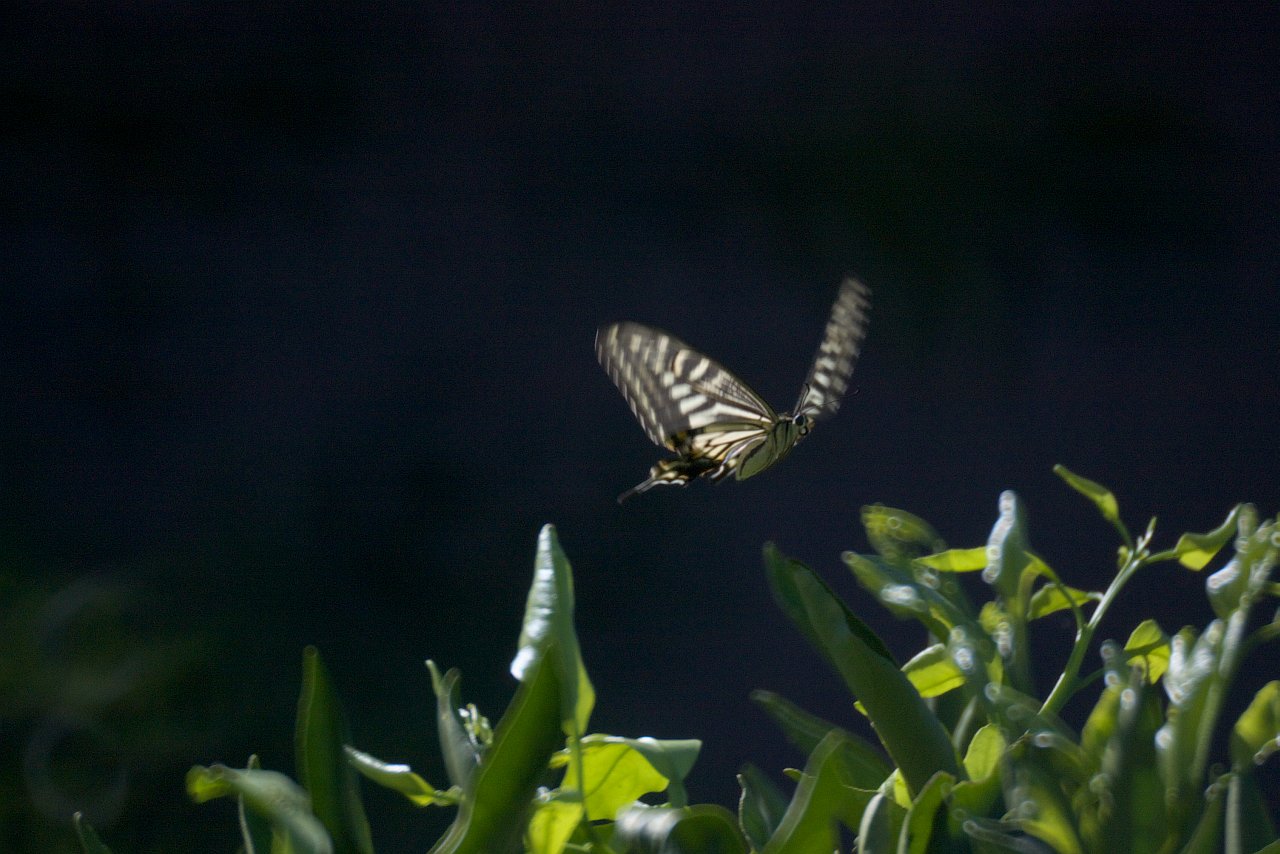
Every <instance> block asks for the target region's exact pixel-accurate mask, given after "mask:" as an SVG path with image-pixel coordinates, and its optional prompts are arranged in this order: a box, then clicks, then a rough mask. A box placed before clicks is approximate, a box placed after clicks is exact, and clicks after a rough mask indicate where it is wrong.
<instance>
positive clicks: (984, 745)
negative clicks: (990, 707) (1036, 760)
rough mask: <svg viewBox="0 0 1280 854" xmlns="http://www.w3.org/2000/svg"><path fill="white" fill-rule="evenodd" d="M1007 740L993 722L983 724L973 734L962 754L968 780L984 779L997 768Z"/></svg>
mask: <svg viewBox="0 0 1280 854" xmlns="http://www.w3.org/2000/svg"><path fill="white" fill-rule="evenodd" d="M1007 746H1008V742H1006V741H1005V739H1004V736H1003V735H1001V733H1000V730H999V729H998V728H997V727H996V726H994V725H993V724H984V725H983V726H981V727H979V728H978V731H977V732H975V733H974V734H973V738H972V739H970V741H969V749H968V750H967V751H965V754H964V770H965V772H966V773H967V774H968V775H969V779H970V780H985V779H987V778H988V777H990V776H991V775H993V774H995V773H996V771H997V770H998V769H999V764H1000V759H1001V757H1002V756H1004V751H1005V748H1006V747H1007Z"/></svg>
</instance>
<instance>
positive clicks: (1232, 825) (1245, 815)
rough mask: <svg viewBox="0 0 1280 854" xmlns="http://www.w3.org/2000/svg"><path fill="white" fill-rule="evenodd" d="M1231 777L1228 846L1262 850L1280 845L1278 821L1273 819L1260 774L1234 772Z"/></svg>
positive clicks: (1226, 846) (1246, 849)
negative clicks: (1264, 795)
mask: <svg viewBox="0 0 1280 854" xmlns="http://www.w3.org/2000/svg"><path fill="white" fill-rule="evenodd" d="M1227 780H1228V782H1227V808H1226V816H1225V822H1224V823H1225V825H1226V826H1225V828H1224V830H1223V836H1224V837H1225V845H1224V847H1225V849H1226V850H1227V851H1228V852H1235V851H1254V852H1258V854H1261V852H1263V851H1266V850H1267V849H1268V848H1271V849H1272V850H1274V849H1275V848H1276V847H1280V839H1277V837H1276V829H1275V825H1273V824H1272V823H1271V809H1270V806H1269V805H1268V804H1267V799H1266V798H1265V797H1263V794H1262V790H1261V789H1259V788H1258V776H1257V775H1256V774H1231V775H1229V776H1228V778H1227Z"/></svg>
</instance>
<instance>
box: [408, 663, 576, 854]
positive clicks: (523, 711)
mask: <svg viewBox="0 0 1280 854" xmlns="http://www.w3.org/2000/svg"><path fill="white" fill-rule="evenodd" d="M552 649H554V643H553V644H552ZM545 658H552V656H546V657H545ZM553 661H554V658H552V662H553ZM524 675H525V678H524V681H523V682H522V683H521V685H520V687H519V688H518V689H517V690H516V695H515V697H514V698H513V699H512V700H511V705H510V706H508V707H507V711H506V713H505V714H504V715H503V716H502V720H501V721H499V722H498V728H497V730H495V732H494V735H493V744H492V746H491V747H490V748H489V750H488V751H487V752H486V753H485V756H484V762H483V763H482V764H481V765H480V766H479V768H477V770H476V773H475V774H474V775H473V777H472V781H471V785H470V786H469V787H468V789H467V791H466V793H465V795H464V797H463V800H462V805H461V808H460V809H459V810H458V815H457V817H456V818H455V819H454V821H453V824H452V825H451V826H450V827H449V830H448V831H447V832H446V833H445V835H444V836H443V837H441V838H440V840H439V841H438V842H436V844H435V847H433V848H432V849H431V851H432V852H433V854H491V852H496V851H511V850H517V849H518V848H519V846H520V840H521V837H522V835H523V832H524V828H525V823H526V819H527V817H528V815H529V812H530V805H531V802H532V800H533V795H534V792H535V791H536V789H537V787H538V784H539V783H540V782H541V781H542V780H543V777H544V776H545V774H546V773H547V765H548V763H549V762H550V761H551V755H552V754H553V753H555V752H556V750H557V749H558V748H559V747H560V746H561V745H562V744H563V741H564V734H563V732H562V731H561V729H560V710H561V699H560V686H559V682H558V681H557V674H556V668H555V666H554V663H550V662H548V661H546V660H545V659H544V657H539V658H537V659H535V660H534V661H533V662H532V663H531V664H530V666H529V667H528V668H527V669H526V670H525V671H524Z"/></svg>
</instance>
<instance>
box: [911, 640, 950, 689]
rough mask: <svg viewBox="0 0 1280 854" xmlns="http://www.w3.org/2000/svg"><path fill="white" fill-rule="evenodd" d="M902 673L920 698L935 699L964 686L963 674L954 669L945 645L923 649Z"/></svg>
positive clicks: (935, 645) (939, 644)
mask: <svg viewBox="0 0 1280 854" xmlns="http://www.w3.org/2000/svg"><path fill="white" fill-rule="evenodd" d="M902 672H903V673H905V674H906V675H907V678H908V679H909V680H911V684H912V685H914V686H916V690H917V691H919V692H920V696H921V697H937V696H938V695H939V694H945V693H947V692H948V691H950V690H952V689H954V688H959V687H960V686H961V685H963V684H964V674H963V673H961V672H960V668H958V667H956V663H955V661H953V660H952V658H951V654H950V652H948V650H947V646H946V644H941V643H935V644H933V645H932V646H928V647H925V648H924V649H923V650H921V651H920V652H918V653H916V654H915V656H914V657H912V659H911V660H910V661H908V662H907V663H906V664H904V665H902Z"/></svg>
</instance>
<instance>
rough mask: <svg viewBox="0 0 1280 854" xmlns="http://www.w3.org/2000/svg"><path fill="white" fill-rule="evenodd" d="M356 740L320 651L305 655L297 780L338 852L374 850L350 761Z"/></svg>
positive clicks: (365, 853) (310, 650)
mask: <svg viewBox="0 0 1280 854" xmlns="http://www.w3.org/2000/svg"><path fill="white" fill-rule="evenodd" d="M350 741H351V732H350V730H349V728H348V727H347V721H346V716H345V715H344V714H343V712H342V706H341V703H340V702H339V700H338V696H337V694H336V693H335V692H334V690H333V686H332V683H331V682H330V680H329V673H328V670H327V669H326V668H325V666H324V662H323V661H322V660H321V658H320V653H319V651H317V650H316V648H315V647H313V646H309V647H307V648H306V649H305V650H303V653H302V691H301V694H300V696H299V698H298V722H297V728H296V730H295V735H294V749H295V752H296V759H297V763H298V780H299V782H301V783H302V786H303V788H305V789H306V790H307V793H308V794H309V795H310V796H311V810H312V812H313V813H314V814H315V816H316V818H318V819H320V821H321V822H322V823H323V824H324V826H325V829H326V830H327V831H328V832H329V836H330V838H331V839H332V840H333V847H334V850H335V851H336V852H337V854H346V852H358V854H372V852H373V839H372V836H371V834H370V831H369V820H368V819H367V818H366V817H365V814H364V804H363V803H361V801H360V783H359V779H358V778H357V776H356V774H355V771H354V770H352V768H351V765H350V764H349V763H348V762H347V758H346V753H345V752H344V745H346V744H347V743H348V742H350Z"/></svg>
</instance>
